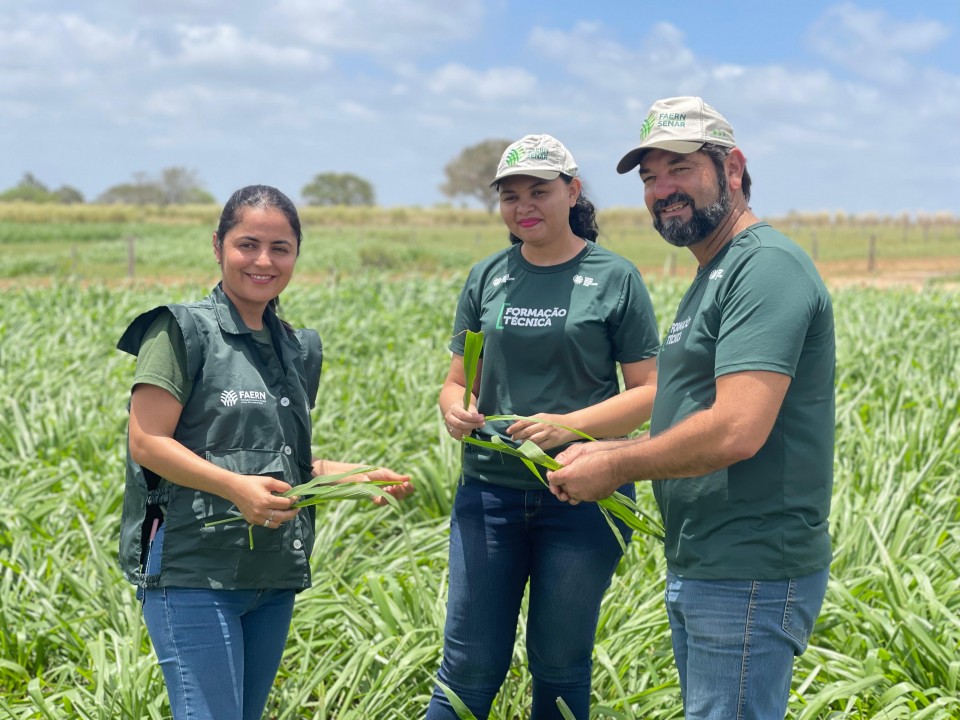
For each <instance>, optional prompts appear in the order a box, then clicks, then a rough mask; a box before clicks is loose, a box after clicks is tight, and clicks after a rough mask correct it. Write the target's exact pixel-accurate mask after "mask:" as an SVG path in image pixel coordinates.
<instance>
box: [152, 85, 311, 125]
mask: <svg viewBox="0 0 960 720" xmlns="http://www.w3.org/2000/svg"><path fill="white" fill-rule="evenodd" d="M143 110H144V113H145V115H146V116H147V117H151V116H159V117H164V118H179V119H182V120H190V121H192V122H193V123H194V124H196V125H201V126H203V127H208V128H211V129H216V127H217V125H218V123H222V122H224V121H225V120H226V121H228V122H229V124H230V125H231V126H243V125H244V124H246V125H247V127H251V126H252V123H253V122H255V121H259V120H260V119H262V118H270V117H271V116H278V115H282V114H284V113H288V112H294V111H295V110H296V102H295V100H294V99H293V98H290V97H288V96H285V95H283V94H280V93H275V92H269V91H263V90H260V91H258V90H249V89H248V90H244V91H243V92H242V93H238V92H237V91H236V89H235V88H232V87H229V86H218V87H213V86H210V85H203V84H200V83H191V84H188V85H183V86H178V87H176V88H165V89H161V90H156V91H153V92H151V93H149V94H147V96H146V98H145V99H144V102H143ZM210 118H216V121H215V122H211V120H210Z"/></svg>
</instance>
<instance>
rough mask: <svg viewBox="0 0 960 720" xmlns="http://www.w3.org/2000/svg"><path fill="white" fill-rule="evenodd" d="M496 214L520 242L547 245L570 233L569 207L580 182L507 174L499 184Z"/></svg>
mask: <svg viewBox="0 0 960 720" xmlns="http://www.w3.org/2000/svg"><path fill="white" fill-rule="evenodd" d="M498 190H499V193H500V217H502V218H503V222H504V223H505V224H506V226H507V228H508V229H509V230H510V232H511V233H512V234H513V235H516V236H517V237H518V238H520V239H521V240H522V241H523V242H524V243H531V244H535V245H547V244H549V243H551V242H563V241H566V240H567V239H568V236H569V235H570V208H572V207H573V206H574V205H575V204H576V202H577V196H578V195H579V194H580V181H579V180H578V179H577V178H573V179H572V180H571V181H570V182H569V183H568V182H566V181H565V180H564V179H563V178H559V177H558V178H556V179H554V180H542V179H540V178H535V177H531V176H530V175H511V176H510V177H506V178H504V179H503V181H502V182H501V183H500V186H499V188H498Z"/></svg>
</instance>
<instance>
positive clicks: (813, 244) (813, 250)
mask: <svg viewBox="0 0 960 720" xmlns="http://www.w3.org/2000/svg"><path fill="white" fill-rule="evenodd" d="M819 254H820V248H819V247H817V234H816V233H813V234H812V235H811V237H810V257H811V258H812V259H813V261H814V262H816V261H817V255H819Z"/></svg>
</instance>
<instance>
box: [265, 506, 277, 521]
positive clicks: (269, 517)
mask: <svg viewBox="0 0 960 720" xmlns="http://www.w3.org/2000/svg"><path fill="white" fill-rule="evenodd" d="M275 512H276V510H275V509H274V510H271V511H270V514H269V515H267V522H273V514H274V513H275Z"/></svg>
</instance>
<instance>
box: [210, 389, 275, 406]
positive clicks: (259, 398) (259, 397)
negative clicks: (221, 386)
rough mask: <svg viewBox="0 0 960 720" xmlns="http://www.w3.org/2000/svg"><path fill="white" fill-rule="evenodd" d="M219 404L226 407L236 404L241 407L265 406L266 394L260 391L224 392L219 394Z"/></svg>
mask: <svg viewBox="0 0 960 720" xmlns="http://www.w3.org/2000/svg"><path fill="white" fill-rule="evenodd" d="M220 402H221V403H223V404H224V405H226V406H227V407H233V406H234V405H236V404H237V403H240V404H241V405H265V404H266V402H267V394H266V393H265V392H263V391H262V390H224V391H223V392H222V393H220Z"/></svg>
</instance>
